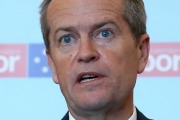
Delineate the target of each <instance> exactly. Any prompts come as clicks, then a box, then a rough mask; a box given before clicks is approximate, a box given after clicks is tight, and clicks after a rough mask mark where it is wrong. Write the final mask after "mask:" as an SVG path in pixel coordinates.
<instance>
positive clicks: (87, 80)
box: [80, 79, 95, 83]
mask: <svg viewBox="0 0 180 120" xmlns="http://www.w3.org/2000/svg"><path fill="white" fill-rule="evenodd" d="M93 80H95V79H85V80H82V81H81V82H80V83H85V82H89V81H93Z"/></svg>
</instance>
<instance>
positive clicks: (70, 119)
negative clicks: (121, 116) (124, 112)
mask: <svg viewBox="0 0 180 120" xmlns="http://www.w3.org/2000/svg"><path fill="white" fill-rule="evenodd" d="M69 120H75V119H74V118H73V116H72V115H71V113H70V112H69ZM128 120H137V111H136V108H135V106H134V108H133V114H132V115H131V117H130V118H129V119H128Z"/></svg>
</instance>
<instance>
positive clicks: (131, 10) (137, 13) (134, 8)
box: [40, 0, 147, 50]
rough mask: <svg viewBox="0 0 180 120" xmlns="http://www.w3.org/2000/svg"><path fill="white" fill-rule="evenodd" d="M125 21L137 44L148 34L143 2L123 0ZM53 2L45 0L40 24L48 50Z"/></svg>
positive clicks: (41, 6)
mask: <svg viewBox="0 0 180 120" xmlns="http://www.w3.org/2000/svg"><path fill="white" fill-rule="evenodd" d="M123 1H124V5H125V6H124V10H123V16H122V17H123V19H124V20H125V21H126V22H127V23H128V25H129V28H130V30H131V32H132V35H133V37H134V38H135V40H136V41H135V42H136V43H137V42H138V40H139V38H140V37H141V35H142V34H144V33H146V18H147V17H146V11H145V8H144V2H143V1H142V0H123ZM50 2H51V0H43V2H42V3H41V5H40V15H41V17H40V23H41V31H42V34H43V39H44V43H45V46H46V49H47V50H49V49H50V48H49V47H50V42H49V32H50V28H49V26H48V22H47V9H48V6H49V4H50Z"/></svg>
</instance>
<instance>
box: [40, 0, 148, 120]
mask: <svg viewBox="0 0 180 120" xmlns="http://www.w3.org/2000/svg"><path fill="white" fill-rule="evenodd" d="M41 28H42V33H43V37H44V42H45V45H46V49H47V58H48V63H49V65H50V68H51V70H52V74H53V80H54V82H55V83H57V84H59V85H60V88H61V91H62V94H63V95H64V97H65V99H66V102H67V106H68V110H69V112H68V113H67V114H66V115H65V117H64V118H63V120H68V119H70V120H74V119H75V120H128V119H129V120H148V119H147V118H146V117H145V116H144V115H143V114H142V113H140V112H139V111H138V110H137V109H136V108H135V106H134V104H133V88H134V86H135V83H136V78H137V74H140V73H142V72H143V70H144V68H145V66H146V63H147V60H148V55H149V36H148V34H147V33H146V13H145V10H144V4H143V1H141V0H44V1H43V3H42V5H41Z"/></svg>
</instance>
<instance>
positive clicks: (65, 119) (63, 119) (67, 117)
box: [61, 112, 69, 120]
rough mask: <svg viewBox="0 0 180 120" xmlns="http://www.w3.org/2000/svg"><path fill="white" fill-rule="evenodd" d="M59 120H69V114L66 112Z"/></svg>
mask: <svg viewBox="0 0 180 120" xmlns="http://www.w3.org/2000/svg"><path fill="white" fill-rule="evenodd" d="M61 120H69V113H68V112H67V113H66V115H65V116H64V117H63V118H62V119H61Z"/></svg>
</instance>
